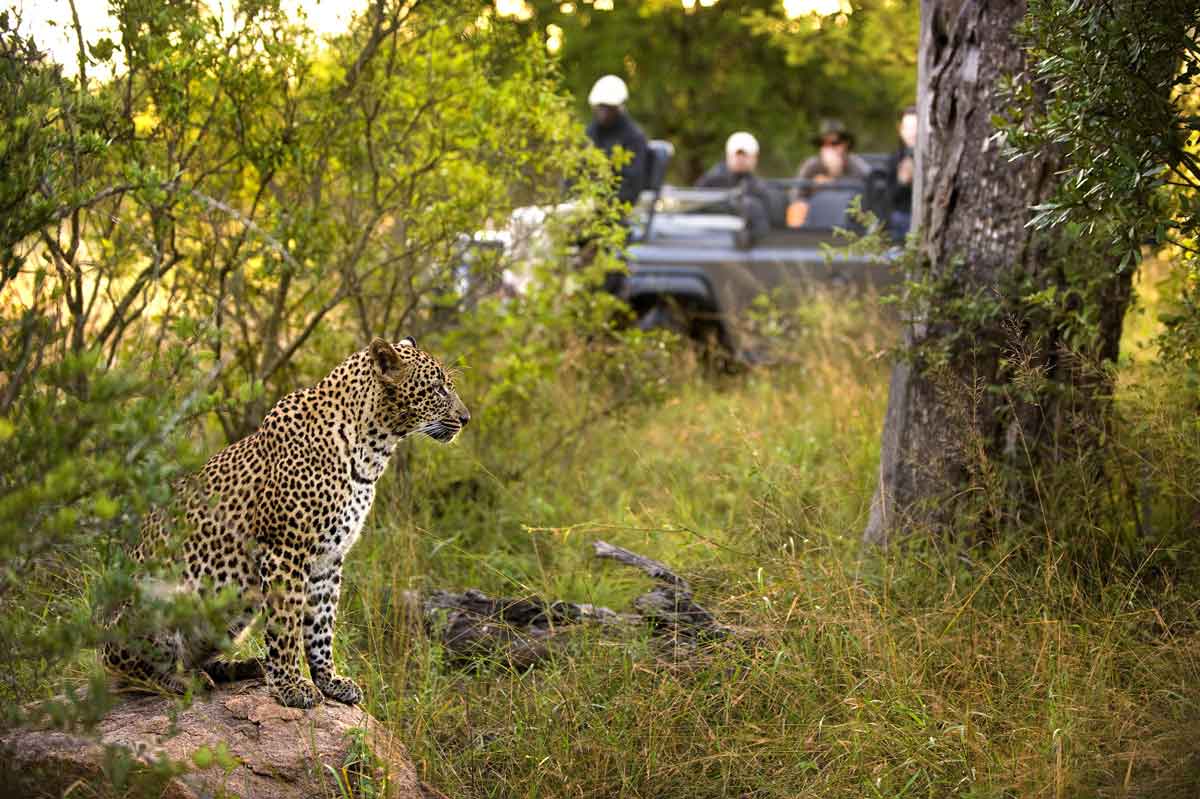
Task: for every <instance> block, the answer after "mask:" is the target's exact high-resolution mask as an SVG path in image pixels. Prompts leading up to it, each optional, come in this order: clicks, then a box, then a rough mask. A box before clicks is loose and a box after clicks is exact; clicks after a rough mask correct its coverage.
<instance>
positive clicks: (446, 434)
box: [368, 338, 471, 443]
mask: <svg viewBox="0 0 1200 799" xmlns="http://www.w3.org/2000/svg"><path fill="white" fill-rule="evenodd" d="M368 353H369V355H370V358H371V364H372V367H373V369H374V371H375V376H376V378H377V380H378V385H379V389H380V401H379V403H378V405H377V406H376V407H377V418H378V421H379V422H380V423H381V424H383V425H384V426H385V427H386V428H387V429H388V430H389V431H391V432H392V433H393V434H395V435H399V436H407V435H411V434H413V433H424V434H425V435H427V436H429V437H430V438H432V439H435V440H437V441H441V442H442V443H447V442H449V441H452V440H454V437H455V436H456V435H458V433H459V431H460V430H462V429H463V428H464V427H466V425H467V422H469V421H471V414H470V412H468V411H467V406H466V405H464V404H463V401H462V400H461V399H459V398H458V393H457V392H455V390H454V382H453V381H452V380H451V379H450V376H449V375H448V374H446V370H445V369H443V368H442V365H441V364H440V363H438V362H437V359H436V358H434V357H433V356H432V355H430V354H429V353H426V352H422V351H421V350H419V349H417V343H416V342H415V341H413V340H412V339H411V338H405V339H401V340H400V341H399V342H398V343H396V344H392V343H391V342H388V341H384V340H383V339H381V338H377V339H375V340H374V341H372V342H371V345H370V347H368Z"/></svg>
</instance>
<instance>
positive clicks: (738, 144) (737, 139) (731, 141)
mask: <svg viewBox="0 0 1200 799" xmlns="http://www.w3.org/2000/svg"><path fill="white" fill-rule="evenodd" d="M738 150H741V151H742V152H744V153H748V154H749V155H758V139H756V138H754V136H753V135H751V134H749V133H747V132H746V131H744V130H739V131H738V132H737V133H734V134H732V135H731V136H730V137H729V138H728V139H726V140H725V154H726V155H733V154H734V153H736V152H737V151H738Z"/></svg>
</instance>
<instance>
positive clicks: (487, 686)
mask: <svg viewBox="0 0 1200 799" xmlns="http://www.w3.org/2000/svg"><path fill="white" fill-rule="evenodd" d="M803 322H804V324H803V325H801V326H800V328H799V329H798V331H797V332H796V340H795V341H794V346H793V351H794V352H796V353H798V354H799V355H798V357H797V358H796V360H795V362H794V363H790V364H787V365H783V366H779V367H776V368H772V369H767V370H757V371H752V372H750V373H748V374H743V375H738V376H733V377H712V376H706V375H705V373H704V371H703V370H702V369H701V368H700V367H699V366H697V365H696V364H694V363H692V362H690V361H689V360H688V359H687V358H686V357H681V358H679V359H677V360H676V361H674V362H673V365H671V366H669V367H665V368H667V369H668V370H669V371H668V374H667V375H666V377H668V382H669V383H670V385H671V386H672V389H671V390H670V391H669V392H667V394H666V397H665V399H664V400H663V401H662V402H661V403H658V404H651V405H646V404H642V405H637V406H631V407H629V408H627V409H626V410H623V411H621V412H618V413H615V414H601V415H596V414H592V413H590V411H589V409H590V408H595V407H597V406H598V405H604V403H605V402H606V399H607V398H605V397H602V396H594V395H589V392H592V391H595V388H594V386H592V385H591V384H586V385H584V384H580V383H578V382H573V381H572V379H570V378H563V380H561V381H558V382H556V383H554V384H553V385H551V386H549V387H548V388H547V389H546V392H545V394H544V395H541V396H538V397H533V398H531V399H530V402H531V403H534V404H535V406H536V407H535V409H534V410H535V412H534V413H531V414H530V418H535V419H536V418H546V417H545V416H543V414H554V418H555V419H559V420H562V419H566V420H580V421H583V422H585V423H582V424H574V423H571V422H564V423H563V424H562V425H560V426H559V427H554V426H553V425H550V424H549V422H547V427H548V428H552V429H555V430H558V429H566V430H568V431H569V434H568V435H564V436H550V435H549V434H548V433H547V432H546V430H543V429H539V426H538V425H536V424H535V425H531V426H529V427H527V428H526V429H514V430H511V431H506V432H507V433H508V435H509V441H510V446H511V448H512V451H511V452H505V453H504V454H503V458H502V459H501V462H502V461H503V460H504V459H507V460H508V461H510V462H519V463H520V464H521V465H522V468H521V470H520V474H519V476H517V477H515V478H514V477H513V476H512V474H511V472H509V471H507V470H505V469H502V468H499V467H497V466H495V464H496V463H497V462H498V461H497V459H496V458H495V453H485V452H481V451H479V450H473V449H472V447H471V445H470V444H469V443H464V444H463V445H462V446H458V447H453V448H450V449H436V448H434V447H433V446H432V445H431V446H428V447H427V446H418V447H414V448H413V449H412V450H410V451H409V453H408V457H409V459H410V460H409V462H408V463H407V468H406V469H405V470H397V471H398V472H402V473H403V474H404V475H407V476H408V477H407V479H401V477H399V476H397V477H395V478H394V481H393V483H391V484H389V485H388V486H387V488H386V490H384V491H383V492H382V493H381V496H380V498H379V499H378V500H377V505H376V512H375V514H374V516H373V521H372V526H371V528H370V529H369V530H368V531H367V533H366V535H365V536H364V541H363V543H361V544H360V545H359V549H358V550H356V552H355V554H354V556H353V557H352V558H351V562H350V564H349V567H348V568H349V582H348V585H347V597H346V600H345V601H344V603H343V617H342V621H341V625H342V629H343V635H342V637H341V641H340V644H341V646H342V651H341V652H340V653H339V656H340V657H341V659H342V660H343V662H345V663H346V665H347V667H348V668H349V669H350V670H351V671H354V672H357V673H358V675H359V676H360V677H362V678H364V681H365V682H366V683H367V684H368V685H369V699H370V705H371V709H372V710H373V711H374V712H376V713H377V714H378V715H380V716H381V717H383V718H385V719H386V720H387V721H388V722H389V723H390V724H391V725H392V726H393V727H394V728H395V729H396V730H397V731H398V732H399V733H400V734H401V735H402V736H403V739H404V740H405V741H406V742H407V743H408V745H409V747H410V750H411V752H412V754H413V756H414V758H415V759H416V760H417V761H418V764H419V767H420V769H421V770H422V772H423V775H424V777H425V778H426V779H427V780H428V781H430V782H431V783H432V784H434V785H436V786H438V787H439V788H440V789H442V790H443V791H445V792H446V793H448V794H449V795H452V796H456V797H468V796H470V797H475V796H478V797H484V796H497V797H500V796H514V797H559V796H562V797H567V796H572V797H574V796H580V797H585V796H597V797H599V796H641V797H706V796H712V797H718V796H746V797H802V796H812V797H823V798H825V797H837V796H846V797H861V796H870V797H874V796H886V797H901V796H914V797H915V796H921V797H944V796H964V797H1010V796H1011V797H1018V796H1020V797H1024V796H1047V797H1065V796H1097V795H1099V796H1147V797H1149V796H1156V797H1157V796H1185V795H1196V792H1197V791H1198V790H1200V787H1198V786H1200V691H1197V690H1196V686H1197V685H1200V665H1198V662H1197V658H1196V654H1197V646H1198V644H1200V636H1198V634H1197V630H1200V624H1198V622H1200V619H1198V618H1197V614H1198V608H1200V591H1198V590H1196V589H1195V588H1193V587H1192V586H1193V582H1192V581H1190V580H1187V579H1185V578H1183V576H1182V575H1184V574H1186V573H1188V570H1187V568H1185V566H1184V565H1180V564H1184V563H1185V561H1186V557H1182V550H1179V549H1178V548H1176V549H1175V550H1173V551H1174V552H1175V554H1176V555H1179V556H1180V557H1174V559H1173V560H1172V559H1164V558H1163V557H1162V556H1161V551H1160V550H1159V549H1154V543H1153V542H1151V543H1150V544H1149V545H1148V546H1150V547H1151V549H1150V552H1151V555H1152V557H1148V558H1145V559H1142V560H1140V561H1137V562H1136V563H1135V564H1134V566H1133V567H1131V568H1129V567H1126V566H1124V565H1122V564H1118V563H1115V562H1114V563H1104V564H1089V565H1088V567H1087V568H1078V567H1077V564H1075V563H1073V562H1071V561H1070V560H1069V559H1068V558H1067V557H1066V556H1065V554H1066V550H1065V549H1062V548H1056V547H1054V546H1048V545H1046V543H1045V542H1044V541H1040V542H1037V543H1036V545H1035V544H1031V543H1030V542H1028V541H1019V540H1017V541H1006V542H1001V543H998V544H995V545H993V546H992V547H990V548H989V549H987V550H983V551H973V552H970V553H964V552H959V551H955V550H952V549H947V548H944V547H933V546H928V547H924V548H921V547H917V546H912V547H909V548H907V549H905V550H904V551H903V552H894V553H891V554H889V555H887V556H870V557H865V558H864V557H863V553H862V552H861V550H860V548H859V544H858V535H859V532H860V531H861V529H862V527H863V525H864V522H865V519H866V513H867V507H868V503H869V500H870V496H871V491H872V490H873V488H874V473H873V472H874V469H875V468H876V465H877V457H878V437H879V429H880V425H881V422H882V415H883V411H884V407H885V403H886V381H887V364H886V362H885V361H884V360H883V359H880V358H879V357H877V354H878V353H879V352H881V351H882V350H883V349H885V348H886V346H887V345H888V344H889V343H890V341H891V337H892V336H893V335H894V326H893V325H891V324H889V323H888V322H887V321H886V320H882V319H880V318H877V317H876V315H875V314H873V313H872V312H871V311H870V310H869V308H865V307H859V306H857V305H854V304H850V303H847V302H845V301H844V300H836V299H833V300H826V301H823V302H820V303H816V304H814V306H813V308H812V309H811V310H810V311H809V312H807V314H806V316H805V318H804V320H803ZM1131 368H1132V367H1131ZM1124 390H1125V393H1124V394H1123V398H1122V402H1123V403H1124V406H1123V407H1124V408H1125V410H1126V412H1127V415H1138V418H1139V419H1140V423H1141V424H1142V425H1143V426H1144V428H1145V429H1144V431H1143V433H1142V434H1139V435H1138V436H1137V437H1136V438H1137V448H1136V449H1137V451H1138V452H1140V457H1142V458H1143V460H1145V461H1152V462H1153V463H1154V468H1155V469H1156V470H1157V473H1159V474H1162V475H1171V476H1172V480H1173V481H1174V482H1173V483H1172V485H1175V486H1176V489H1171V490H1176V491H1177V492H1182V494H1183V495H1186V493H1187V491H1188V490H1189V488H1188V484H1189V479H1188V477H1187V476H1186V474H1185V472H1186V471H1187V469H1189V468H1190V465H1189V464H1194V463H1195V459H1194V456H1192V455H1190V454H1189V453H1188V452H1187V447H1188V446H1189V445H1190V444H1193V443H1196V442H1195V431H1194V430H1192V432H1188V431H1189V429H1190V428H1188V427H1187V425H1186V423H1185V422H1184V421H1181V420H1182V417H1181V415H1180V414H1181V413H1183V411H1180V410H1179V408H1178V407H1177V405H1178V404H1177V403H1173V401H1172V400H1171V399H1170V394H1169V392H1167V394H1165V395H1164V393H1163V391H1164V389H1162V388H1161V387H1159V388H1155V387H1154V386H1151V385H1149V383H1145V384H1143V383H1140V382H1139V381H1138V379H1137V378H1136V376H1135V377H1131V378H1130V379H1129V380H1127V381H1126V388H1125V389H1124ZM465 395H466V396H467V397H470V395H471V387H470V385H469V381H468V383H467V387H466V389H465ZM1139 403H1141V404H1139ZM1152 407H1156V408H1157V409H1158V411H1157V413H1158V415H1157V416H1156V415H1155V414H1154V413H1149V414H1148V415H1139V414H1140V413H1141V411H1142V410H1146V409H1148V408H1152ZM1155 431H1157V432H1155ZM1172 431H1173V432H1172ZM471 433H472V431H471V430H468V431H467V434H466V435H467V439H466V440H467V441H469V440H470V436H471ZM1150 433H1155V435H1151V434H1150ZM1156 436H1157V437H1156ZM548 439H549V440H551V441H553V442H556V444H555V446H553V447H550V448H547V447H546V446H545V444H546V442H547V440H548ZM560 439H561V440H560ZM1147 448H1150V449H1147ZM1125 451H1126V453H1127V454H1128V453H1130V452H1133V451H1134V448H1131V447H1126V450H1125ZM530 453H538V456H537V458H536V459H535V460H533V461H528V460H527V456H528V455H529V454H530ZM1193 478H1194V475H1193ZM1192 486H1193V488H1194V479H1193V481H1192ZM1042 521H1043V522H1044V523H1045V524H1046V525H1062V529H1064V530H1066V529H1071V530H1076V529H1077V528H1078V524H1077V523H1076V520H1068V519H1058V518H1055V517H1054V515H1053V508H1050V509H1049V510H1048V511H1047V518H1046V519H1044V520H1042ZM1182 523H1186V520H1183V521H1181V520H1179V519H1175V520H1173V521H1172V520H1171V519H1165V518H1164V519H1163V520H1162V525H1163V526H1167V527H1169V526H1171V525H1176V527H1177V526H1178V524H1182ZM1102 532H1105V534H1112V535H1115V534H1117V532H1118V531H1102ZM598 537H599V538H605V539H606V540H609V541H612V542H613V543H617V544H621V545H624V546H627V547H629V548H632V549H634V550H636V551H639V552H641V553H643V554H646V555H649V556H652V557H656V558H659V559H661V560H664V561H666V562H668V563H670V564H671V565H672V566H674V567H675V568H676V569H677V570H679V571H681V572H683V573H684V574H686V575H687V576H688V578H689V579H690V580H691V581H692V582H693V585H694V586H695V588H696V594H697V600H698V601H699V602H700V603H701V604H704V605H706V606H707V607H709V608H711V609H713V610H714V611H715V612H716V613H717V614H718V615H719V616H720V617H721V618H722V619H723V620H725V621H727V622H730V623H732V624H735V625H737V627H738V628H739V630H740V634H739V636H738V637H737V639H736V641H735V642H732V643H730V642H723V643H718V644H713V645H711V646H709V647H708V648H705V649H702V650H701V651H699V652H682V651H673V650H670V649H666V648H663V647H661V646H659V645H657V644H655V643H654V642H653V641H652V640H650V639H649V638H648V637H647V636H646V635H644V634H642V633H641V632H635V633H634V634H632V635H630V636H626V637H625V638H623V639H620V640H617V639H614V638H613V637H612V636H611V634H609V633H607V632H604V633H602V632H601V631H597V630H582V631H579V632H578V633H577V634H575V635H574V636H572V638H571V639H570V641H569V643H568V644H567V645H566V646H565V647H564V648H563V649H562V650H561V651H560V652H559V653H558V654H557V655H556V657H554V658H553V659H552V660H551V661H550V662H548V663H546V664H544V665H542V666H539V667H537V668H535V669H533V670H531V671H529V672H526V673H513V672H509V671H507V670H505V669H503V668H501V667H499V666H497V667H495V668H489V669H483V670H481V671H478V672H461V671H455V670H453V669H450V668H448V667H447V666H446V665H445V664H444V663H443V662H442V660H441V652H440V650H439V648H438V647H437V646H436V644H434V643H432V642H430V641H428V640H426V639H425V638H424V637H423V636H422V635H421V634H420V632H419V631H417V630H414V629H413V627H412V625H411V624H410V623H409V622H408V620H407V618H406V615H405V611H404V604H403V603H402V602H400V601H399V596H400V592H402V591H404V590H406V589H412V588H421V587H428V586H439V587H449V588H461V587H467V586H473V587H479V588H482V589H483V590H485V591H489V592H491V593H494V594H502V595H508V596H515V595H516V596H519V595H533V594H536V595H540V596H544V597H551V598H562V599H569V600H574V601H586V602H596V603H599V604H604V605H608V606H610V607H614V608H624V607H626V606H627V605H628V603H629V601H630V600H631V598H632V597H633V596H635V595H636V594H638V593H640V592H641V591H643V590H644V589H645V587H646V584H645V581H644V579H643V578H642V577H641V576H640V575H638V574H635V573H632V572H630V571H628V570H623V569H621V568H620V567H616V566H613V565H611V564H604V563H599V562H596V561H594V560H593V559H591V558H590V557H589V552H590V547H589V546H588V543H589V542H590V540H591V539H593V538H598ZM1164 546H1166V545H1165V544H1164ZM1164 563H1167V564H1168V565H1169V563H1175V564H1176V567H1175V568H1167V567H1164V565H1163V564H1164ZM1097 570H1100V571H1103V572H1104V577H1103V579H1099V580H1098V579H1095V573H1096V572H1097ZM347 633H348V634H347Z"/></svg>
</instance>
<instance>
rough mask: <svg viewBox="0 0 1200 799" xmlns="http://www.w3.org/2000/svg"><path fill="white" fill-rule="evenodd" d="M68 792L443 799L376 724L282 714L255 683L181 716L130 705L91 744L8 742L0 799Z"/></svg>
mask: <svg viewBox="0 0 1200 799" xmlns="http://www.w3.org/2000/svg"><path fill="white" fill-rule="evenodd" d="M168 760H169V761H170V762H171V765H168V763H167V761H168ZM73 786H74V787H73ZM83 786H87V790H84V791H82V792H79V791H80V788H81V787H83ZM68 792H70V795H72V796H76V795H80V796H97V795H99V796H108V795H112V796H126V795H149V796H156V797H170V799H202V798H203V797H212V796H240V797H253V799H300V798H301V797H303V798H304V799H310V798H315V797H345V796H357V795H364V794H367V795H371V796H379V797H390V798H392V799H433V798H436V797H441V796H442V795H441V794H440V793H438V792H437V791H434V790H432V789H430V788H428V787H427V786H425V785H423V784H422V783H421V782H420V781H419V780H418V779H417V775H416V772H415V770H414V768H413V765H412V763H411V762H410V761H409V759H408V754H407V752H406V751H405V749H404V747H403V746H402V745H401V744H400V743H399V741H397V740H395V738H394V736H392V735H390V734H389V733H388V732H387V730H386V729H384V728H383V726H382V725H381V724H380V723H379V722H378V721H376V720H375V719H374V718H373V717H372V716H371V715H370V714H368V713H366V712H365V711H363V710H360V709H359V708H355V707H349V706H347V705H341V704H338V703H336V702H326V703H324V704H322V705H318V706H317V707H315V708H312V709H311V710H298V709H296V708H288V707H283V706H281V705H279V704H278V703H277V702H276V701H275V700H274V699H272V698H271V696H270V695H269V694H268V693H267V690H266V688H265V687H264V686H263V685H262V684H261V683H259V682H243V683H234V684H232V685H228V686H223V687H221V688H220V689H218V690H215V691H213V692H212V693H211V694H209V695H207V696H202V697H199V698H197V699H196V701H195V702H193V703H192V705H191V706H190V707H187V708H185V709H184V708H181V707H180V704H179V702H178V700H177V699H174V698H169V697H161V696H138V697H135V698H130V699H128V700H126V701H123V702H121V703H119V704H118V705H117V707H115V708H114V709H113V710H112V711H111V712H110V713H109V714H108V715H107V716H106V717H105V718H104V720H103V721H102V722H101V723H100V725H99V727H98V728H97V731H96V736H93V737H83V736H78V735H73V734H68V733H63V732H58V731H28V730H21V731H11V732H7V733H5V734H4V735H2V736H0V796H6V797H7V796H22V797H61V796H63V795H64V794H66V793H68Z"/></svg>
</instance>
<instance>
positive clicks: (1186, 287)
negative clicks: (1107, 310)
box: [1000, 0, 1200, 382]
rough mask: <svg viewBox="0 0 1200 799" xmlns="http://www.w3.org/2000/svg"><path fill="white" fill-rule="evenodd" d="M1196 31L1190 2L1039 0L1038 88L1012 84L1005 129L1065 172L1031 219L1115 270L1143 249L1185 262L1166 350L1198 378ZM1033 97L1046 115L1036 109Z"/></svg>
mask: <svg viewBox="0 0 1200 799" xmlns="http://www.w3.org/2000/svg"><path fill="white" fill-rule="evenodd" d="M1197 24H1200V9H1197V7H1196V4H1195V3H1191V2H1186V0H1179V1H1176V2H1166V3H1146V2H1139V1H1138V0H1123V1H1122V2H1114V3H1100V4H1087V3H1078V2H1068V0H1036V2H1031V3H1030V5H1029V13H1028V16H1027V18H1026V23H1025V25H1024V29H1023V32H1022V35H1023V37H1024V41H1025V45H1026V47H1027V48H1028V50H1029V54H1030V57H1031V58H1032V59H1033V62H1034V64H1035V74H1036V76H1037V81H1036V82H1035V83H1031V84H1024V85H1008V86H1007V87H1005V90H1006V91H1007V92H1008V94H1009V97H1010V99H1011V102H1012V107H1011V110H1009V111H1008V112H1007V113H1006V118H1005V119H1003V120H1000V122H1001V123H1002V124H1003V125H1004V130H1005V133H1006V134H1007V138H1008V143H1009V145H1010V146H1011V147H1013V148H1014V151H1015V152H1016V153H1017V154H1018V156H1020V157H1027V158H1028V157H1036V155H1037V153H1039V152H1040V151H1043V150H1045V149H1048V148H1054V149H1058V150H1061V151H1063V152H1065V153H1066V156H1067V159H1068V166H1067V169H1066V172H1065V175H1064V180H1063V181H1062V184H1061V187H1060V189H1059V191H1058V193H1057V195H1056V196H1055V197H1054V198H1053V199H1052V200H1051V201H1050V202H1047V203H1045V204H1044V205H1042V206H1041V207H1039V208H1038V209H1037V211H1038V215H1037V216H1036V217H1035V219H1034V224H1035V225H1037V226H1038V227H1040V228H1043V229H1050V228H1052V227H1062V226H1066V227H1068V228H1069V229H1070V230H1071V231H1072V232H1073V235H1075V236H1076V237H1077V238H1078V239H1080V240H1082V241H1086V242H1088V243H1090V245H1091V246H1092V247H1093V249H1094V251H1095V252H1097V253H1098V254H1099V255H1100V256H1101V257H1103V258H1104V259H1105V260H1106V261H1108V262H1111V263H1112V264H1113V265H1115V267H1116V269H1118V270H1120V271H1126V270H1132V269H1136V268H1137V266H1138V265H1139V264H1140V263H1141V261H1142V258H1143V253H1144V251H1145V249H1146V247H1147V246H1151V247H1164V246H1166V247H1169V248H1170V251H1171V252H1172V253H1174V254H1175V256H1176V257H1177V258H1178V260H1179V270H1180V273H1181V275H1180V277H1179V279H1178V280H1177V282H1176V285H1175V289H1176V292H1175V302H1176V304H1177V307H1176V308H1175V309H1173V310H1172V311H1171V312H1170V314H1169V316H1168V321H1169V328H1168V331H1167V334H1166V336H1165V337H1164V338H1163V341H1162V344H1163V346H1164V354H1166V355H1168V356H1169V358H1170V360H1171V361H1182V362H1184V363H1186V364H1187V365H1188V368H1189V370H1190V372H1191V374H1192V375H1193V382H1194V381H1195V380H1196V379H1197V378H1196V375H1198V374H1200V349H1198V346H1200V334H1198V332H1197V331H1198V330H1200V322H1198V321H1197V320H1198V319H1200V307H1198V306H1197V295H1196V286H1197V269H1198V266H1197V264H1198V263H1200V262H1198V261H1197V253H1198V251H1197V247H1196V239H1197V235H1198V234H1200V192H1198V189H1200V160H1198V154H1200V127H1198V126H1197V93H1196V92H1197V88H1198V87H1200V83H1198V82H1197V77H1198V76H1200V45H1198V44H1197V41H1196V38H1195V35H1194V31H1195V29H1196V26H1197ZM1035 97H1037V98H1041V97H1044V98H1045V104H1044V109H1043V110H1042V111H1040V112H1038V113H1033V114H1031V113H1030V111H1029V109H1030V107H1031V105H1032V104H1033V102H1034V100H1035Z"/></svg>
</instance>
